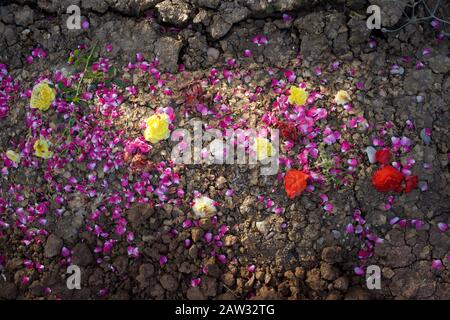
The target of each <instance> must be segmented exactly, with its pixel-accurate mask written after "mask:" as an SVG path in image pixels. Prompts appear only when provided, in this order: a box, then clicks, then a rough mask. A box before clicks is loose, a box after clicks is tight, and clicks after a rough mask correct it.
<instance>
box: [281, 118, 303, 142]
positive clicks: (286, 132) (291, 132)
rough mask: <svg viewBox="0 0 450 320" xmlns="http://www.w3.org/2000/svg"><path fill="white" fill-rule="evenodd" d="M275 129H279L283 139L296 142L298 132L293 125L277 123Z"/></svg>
mask: <svg viewBox="0 0 450 320" xmlns="http://www.w3.org/2000/svg"><path fill="white" fill-rule="evenodd" d="M277 127H278V128H279V129H280V133H281V136H282V137H283V138H285V139H289V140H294V141H296V140H298V132H297V128H296V127H295V125H294V124H292V123H286V122H283V121H279V122H278V123H277Z"/></svg>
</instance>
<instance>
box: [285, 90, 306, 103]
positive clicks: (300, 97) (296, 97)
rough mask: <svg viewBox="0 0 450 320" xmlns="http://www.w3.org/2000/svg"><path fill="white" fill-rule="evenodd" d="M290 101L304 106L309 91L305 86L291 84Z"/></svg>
mask: <svg viewBox="0 0 450 320" xmlns="http://www.w3.org/2000/svg"><path fill="white" fill-rule="evenodd" d="M289 93H290V94H289V102H290V103H291V104H293V105H296V106H303V105H305V103H306V99H308V93H307V92H306V91H305V89H303V88H299V87H295V86H291V87H290V89H289Z"/></svg>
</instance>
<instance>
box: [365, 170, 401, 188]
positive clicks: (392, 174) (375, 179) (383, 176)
mask: <svg viewBox="0 0 450 320" xmlns="http://www.w3.org/2000/svg"><path fill="white" fill-rule="evenodd" d="M404 179H405V177H404V176H403V175H402V174H401V172H399V171H398V170H397V169H395V168H394V167H392V166H390V165H386V166H384V167H383V168H381V169H378V170H377V171H376V172H375V173H374V175H373V176H372V185H373V186H374V187H375V189H377V190H378V191H380V192H389V191H395V192H401V191H402V189H403V188H402V182H403V180H404Z"/></svg>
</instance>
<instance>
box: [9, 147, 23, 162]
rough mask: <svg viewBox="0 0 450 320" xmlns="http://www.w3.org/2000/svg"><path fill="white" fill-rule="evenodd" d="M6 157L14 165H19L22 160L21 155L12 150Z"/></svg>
mask: <svg viewBox="0 0 450 320" xmlns="http://www.w3.org/2000/svg"><path fill="white" fill-rule="evenodd" d="M6 157H7V158H8V159H9V160H11V161H12V162H14V163H19V162H20V158H21V157H20V154H18V153H17V152H15V151H12V150H8V151H6Z"/></svg>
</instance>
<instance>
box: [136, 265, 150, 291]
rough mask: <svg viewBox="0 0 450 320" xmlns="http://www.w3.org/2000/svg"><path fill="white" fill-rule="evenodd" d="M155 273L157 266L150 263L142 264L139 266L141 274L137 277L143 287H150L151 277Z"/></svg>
mask: <svg viewBox="0 0 450 320" xmlns="http://www.w3.org/2000/svg"><path fill="white" fill-rule="evenodd" d="M154 273H155V267H153V265H152V264H150V263H145V264H142V265H141V266H140V267H139V274H138V275H137V277H136V280H137V281H138V282H139V284H140V285H141V286H142V287H144V288H145V287H148V286H149V285H150V281H149V280H150V278H151V277H152V276H153V274H154Z"/></svg>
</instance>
